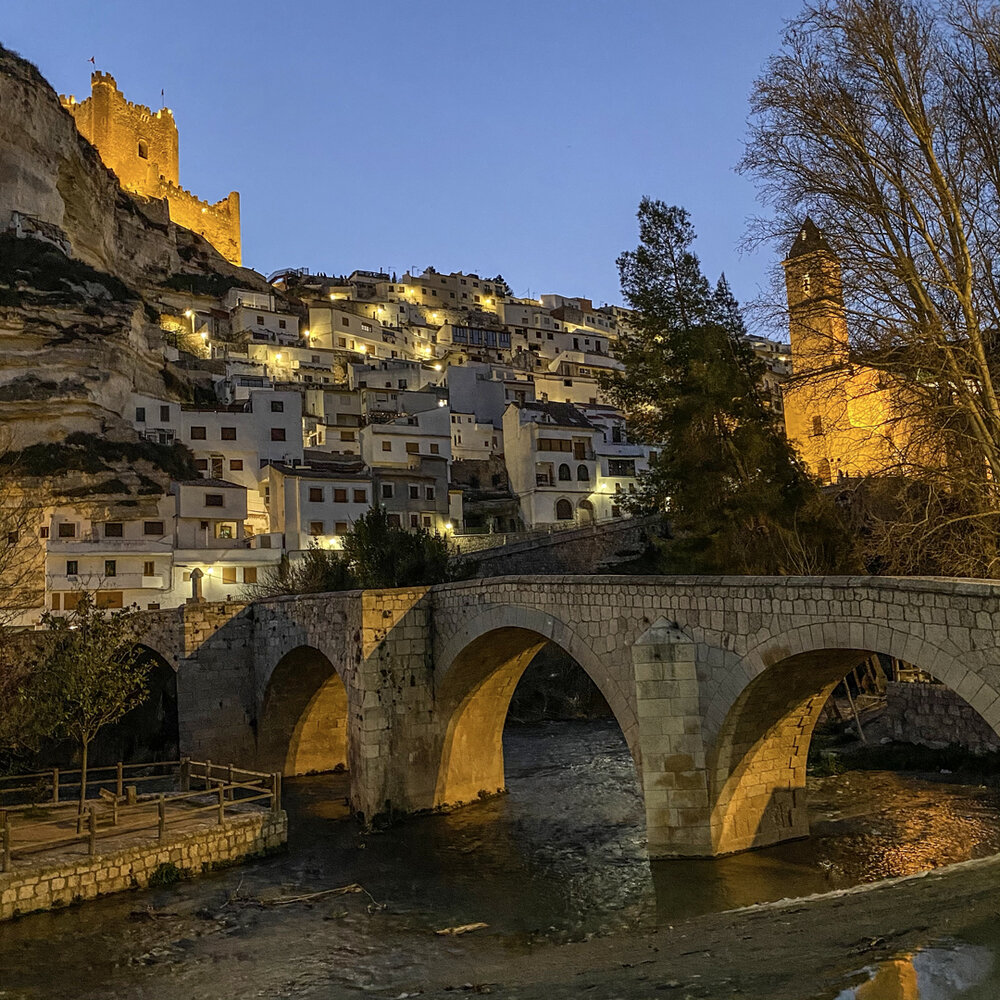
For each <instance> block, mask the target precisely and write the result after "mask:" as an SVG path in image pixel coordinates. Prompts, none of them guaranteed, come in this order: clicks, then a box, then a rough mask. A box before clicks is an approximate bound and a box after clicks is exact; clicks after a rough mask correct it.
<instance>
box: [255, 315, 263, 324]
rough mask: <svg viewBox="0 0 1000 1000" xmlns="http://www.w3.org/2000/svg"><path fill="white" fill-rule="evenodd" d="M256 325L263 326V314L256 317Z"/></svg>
mask: <svg viewBox="0 0 1000 1000" xmlns="http://www.w3.org/2000/svg"><path fill="white" fill-rule="evenodd" d="M257 325H258V326H263V325H264V317H263V316H258V317H257Z"/></svg>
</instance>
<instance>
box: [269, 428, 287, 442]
mask: <svg viewBox="0 0 1000 1000" xmlns="http://www.w3.org/2000/svg"><path fill="white" fill-rule="evenodd" d="M271 440H272V441H284V440H285V428H284V427H272V428H271Z"/></svg>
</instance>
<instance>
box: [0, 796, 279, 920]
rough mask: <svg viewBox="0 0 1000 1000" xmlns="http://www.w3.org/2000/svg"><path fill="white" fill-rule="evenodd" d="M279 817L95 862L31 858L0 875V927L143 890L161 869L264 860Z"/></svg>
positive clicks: (265, 815) (234, 823) (255, 817)
mask: <svg viewBox="0 0 1000 1000" xmlns="http://www.w3.org/2000/svg"><path fill="white" fill-rule="evenodd" d="M287 835H288V819H287V817H286V815H285V813H284V812H278V813H274V812H271V811H269V810H268V811H266V812H265V811H263V810H259V811H255V812H252V813H247V814H244V815H242V816H234V817H232V818H231V819H227V820H226V822H225V823H224V824H223V825H221V826H202V827H200V828H199V829H196V830H191V831H187V832H179V833H175V834H173V835H168V836H166V837H165V838H164V839H163V840H153V841H149V842H147V843H145V844H140V845H138V846H134V847H127V848H123V849H119V850H114V849H112V850H109V851H107V853H104V854H98V855H95V856H94V857H82V858H67V859H63V860H59V861H50V862H48V863H43V864H39V865H32V863H31V858H30V856H29V857H28V858H26V859H23V860H19V861H17V862H16V864H15V865H14V867H13V869H12V870H11V871H9V872H7V873H6V874H0V921H3V920H9V919H10V918H11V917H14V916H18V915H20V914H25V913H33V912H35V911H37V910H51V909H54V908H56V907H59V906H68V905H69V904H70V903H75V902H79V901H81V900H85V899H94V898H95V897H97V896H104V895H108V894H110V893H113V892H122V891H124V890H126V889H138V888H144V887H145V886H147V885H148V884H149V879H150V876H151V875H152V874H153V872H155V871H156V869H157V868H158V867H159V866H160V865H163V864H174V865H176V866H177V867H178V868H179V869H181V870H182V871H189V872H201V871H205V870H208V869H209V868H211V867H212V866H214V865H220V864H227V863H230V862H233V861H238V860H240V859H242V858H246V857H252V856H253V855H256V854H263V853H264V852H265V851H267V850H271V849H274V848H277V847H279V846H280V845H282V844H284V843H285V840H286V838H287Z"/></svg>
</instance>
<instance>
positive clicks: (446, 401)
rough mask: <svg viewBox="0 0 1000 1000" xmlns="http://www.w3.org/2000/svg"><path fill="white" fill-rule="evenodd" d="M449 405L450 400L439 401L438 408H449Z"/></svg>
mask: <svg viewBox="0 0 1000 1000" xmlns="http://www.w3.org/2000/svg"><path fill="white" fill-rule="evenodd" d="M447 405H448V400H447V399H439V400H438V406H447Z"/></svg>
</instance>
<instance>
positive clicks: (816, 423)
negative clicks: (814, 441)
mask: <svg viewBox="0 0 1000 1000" xmlns="http://www.w3.org/2000/svg"><path fill="white" fill-rule="evenodd" d="M822 435H823V418H822V417H821V416H820V415H819V414H818V413H817V414H816V416H814V417H813V437H822Z"/></svg>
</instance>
